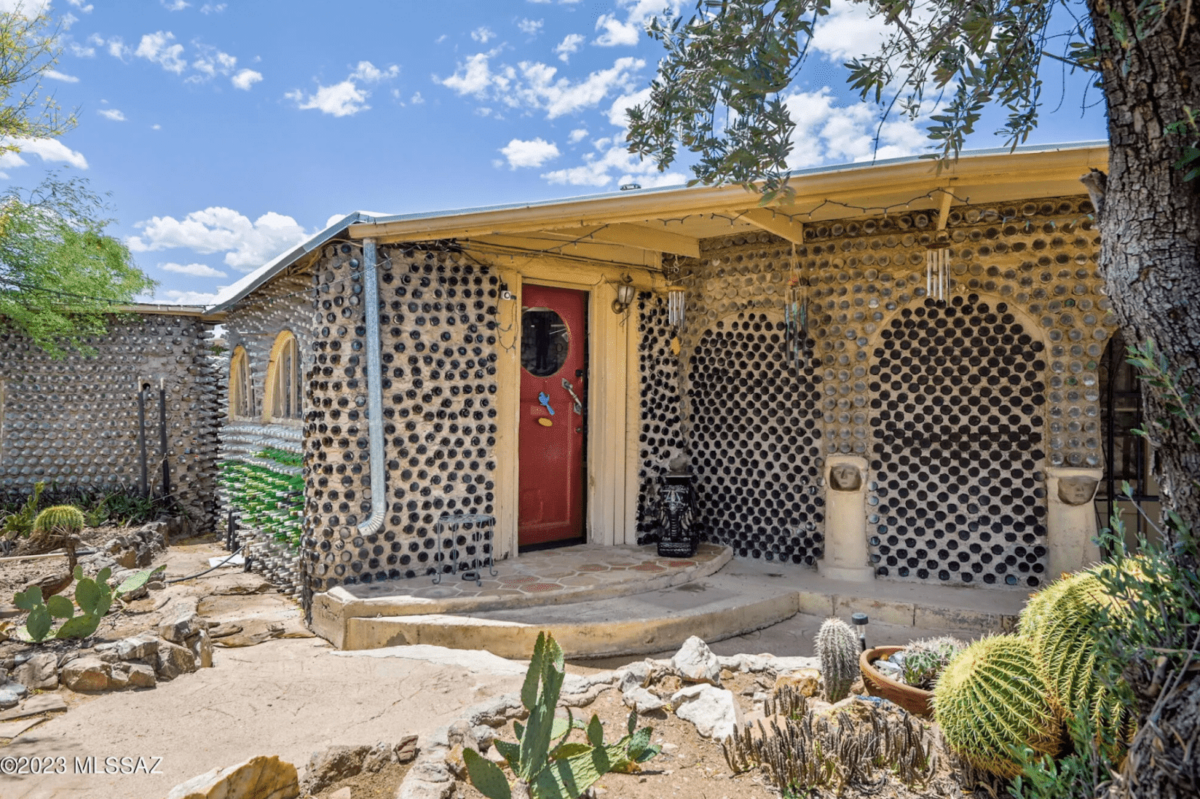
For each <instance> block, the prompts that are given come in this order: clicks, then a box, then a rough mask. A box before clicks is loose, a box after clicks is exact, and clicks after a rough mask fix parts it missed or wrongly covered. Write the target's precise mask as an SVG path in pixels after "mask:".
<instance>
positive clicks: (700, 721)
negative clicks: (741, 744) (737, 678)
mask: <svg viewBox="0 0 1200 799" xmlns="http://www.w3.org/2000/svg"><path fill="white" fill-rule="evenodd" d="M671 707H672V708H674V709H675V715H676V716H678V717H679V718H681V719H683V720H684V721H690V722H691V723H692V724H693V725H694V726H695V727H696V731H697V732H698V733H700V734H701V735H702V736H704V737H705V738H712V739H714V740H717V741H721V740H724V739H725V738H728V737H729V736H730V735H732V734H733V733H734V731H735V730H736V729H737V728H738V727H739V726H741V723H742V711H741V708H740V707H738V703H737V700H736V699H735V698H734V696H733V693H732V692H731V691H726V690H724V689H722V688H714V687H713V686H711V685H693V686H691V687H690V688H684V689H683V690H682V691H677V692H676V693H674V694H673V695H672V696H671Z"/></svg>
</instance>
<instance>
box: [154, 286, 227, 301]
mask: <svg viewBox="0 0 1200 799" xmlns="http://www.w3.org/2000/svg"><path fill="white" fill-rule="evenodd" d="M224 288H225V286H217V290H216V291H211V292H210V291H179V290H178V289H166V290H164V291H160V292H157V293H156V294H155V295H154V296H153V297H144V296H143V297H138V298H137V299H138V302H152V303H158V304H159V305H202V306H207V305H212V304H213V303H215V302H216V301H217V295H218V294H219V293H220V292H221V290H222V289H224Z"/></svg>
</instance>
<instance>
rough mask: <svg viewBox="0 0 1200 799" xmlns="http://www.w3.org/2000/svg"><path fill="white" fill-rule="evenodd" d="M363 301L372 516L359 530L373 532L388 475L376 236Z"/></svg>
mask: <svg viewBox="0 0 1200 799" xmlns="http://www.w3.org/2000/svg"><path fill="white" fill-rule="evenodd" d="M363 305H364V306H365V307H364V310H365V311H366V313H365V322H366V326H367V436H368V438H369V439H370V444H371V449H370V452H371V517H370V518H369V519H367V520H366V521H365V522H363V523H362V524H360V525H358V532H359V533H360V534H362V535H371V534H372V533H377V532H379V528H381V527H383V517H384V514H386V513H387V484H386V483H387V475H386V473H385V471H384V466H385V464H384V452H383V362H382V358H381V355H380V346H381V344H380V335H379V273H378V268H377V266H376V256H375V239H363Z"/></svg>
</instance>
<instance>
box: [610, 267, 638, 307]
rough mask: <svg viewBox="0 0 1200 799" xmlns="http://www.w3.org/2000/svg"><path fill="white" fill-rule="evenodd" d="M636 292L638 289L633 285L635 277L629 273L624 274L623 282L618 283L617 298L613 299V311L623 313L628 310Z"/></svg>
mask: <svg viewBox="0 0 1200 799" xmlns="http://www.w3.org/2000/svg"><path fill="white" fill-rule="evenodd" d="M636 293H637V291H636V289H634V287H633V278H632V277H630V276H629V275H625V276H623V277H622V278H621V282H620V283H618V284H617V298H616V299H615V300H613V304H612V310H613V313H615V314H623V313H625V312H626V311H628V310H629V306H630V305H632V304H633V298H634V295H635V294H636Z"/></svg>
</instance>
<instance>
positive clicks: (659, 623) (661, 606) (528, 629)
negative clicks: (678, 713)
mask: <svg viewBox="0 0 1200 799" xmlns="http://www.w3.org/2000/svg"><path fill="white" fill-rule="evenodd" d="M783 582H784V581H772V580H767V581H764V582H759V583H757V584H750V583H748V582H747V581H746V580H744V579H740V578H737V577H726V576H723V575H721V574H717V575H714V576H710V577H704V578H701V579H696V580H693V581H691V582H686V583H683V584H681V585H676V586H673V587H670V588H663V589H659V590H655V591H645V592H643V593H638V594H634V595H631V596H621V597H613V598H609V599H593V600H590V601H587V602H574V603H570V604H559V605H550V606H537V607H518V608H508V609H504V610H491V611H479V612H473V613H456V614H454V615H450V614H444V613H437V614H425V615H403V616H379V617H371V618H364V617H356V618H350V619H347V620H346V628H345V636H344V640H343V641H342V642H341V648H342V649H376V648H379V647H387V646H399V645H411V644H430V645H433V646H444V647H450V648H454V649H486V650H487V651H489V652H491V653H492V654H494V655H499V656H501V657H506V658H517V659H528V657H529V654H530V653H531V652H532V651H533V646H534V642H535V641H536V639H537V636H538V633H539V632H541V631H543V630H546V631H549V632H551V633H553V635H554V637H555V640H557V641H558V643H559V645H561V646H562V648H563V651H564V652H565V653H566V655H567V657H569V658H588V657H607V656H612V655H627V654H649V653H652V652H661V651H664V650H670V649H675V648H677V647H679V646H680V645H681V644H682V643H683V642H684V641H685V640H687V639H688V637H690V636H693V635H697V636H700V637H701V638H703V639H704V640H705V641H709V642H712V641H720V640H723V639H725V638H731V637H733V636H737V635H743V634H745V633H748V632H752V631H754V630H760V629H762V628H764V627H769V626H770V625H772V624H777V623H778V622H781V621H783V620H785V619H788V618H791V617H792V616H794V615H795V614H796V612H797V611H798V610H799V594H798V593H797V592H796V591H795V590H794V589H790V588H788V587H787V586H786V585H784V584H783Z"/></svg>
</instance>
